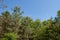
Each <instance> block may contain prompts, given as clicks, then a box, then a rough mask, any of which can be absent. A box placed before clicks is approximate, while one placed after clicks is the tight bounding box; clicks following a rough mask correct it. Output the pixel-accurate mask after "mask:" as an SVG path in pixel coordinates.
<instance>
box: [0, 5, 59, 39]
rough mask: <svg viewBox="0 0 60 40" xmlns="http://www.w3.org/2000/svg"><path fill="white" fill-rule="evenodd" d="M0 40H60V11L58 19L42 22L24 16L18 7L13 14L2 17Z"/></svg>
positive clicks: (6, 12) (8, 13) (0, 16)
mask: <svg viewBox="0 0 60 40" xmlns="http://www.w3.org/2000/svg"><path fill="white" fill-rule="evenodd" d="M0 40H60V10H59V11H58V13H57V17H55V18H54V19H52V18H51V19H48V20H44V21H40V20H39V19H36V20H35V21H34V20H32V19H31V18H30V17H28V16H27V17H24V16H22V11H21V9H20V8H19V7H18V6H16V7H15V8H14V9H13V13H10V12H8V11H5V12H2V13H1V15H0Z"/></svg>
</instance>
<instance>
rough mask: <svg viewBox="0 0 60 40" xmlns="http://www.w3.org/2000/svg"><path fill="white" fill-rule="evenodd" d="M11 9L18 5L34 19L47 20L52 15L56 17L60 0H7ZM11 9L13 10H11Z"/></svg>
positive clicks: (25, 13) (25, 14) (26, 14)
mask: <svg viewBox="0 0 60 40" xmlns="http://www.w3.org/2000/svg"><path fill="white" fill-rule="evenodd" d="M4 3H6V4H7V5H8V9H7V10H10V9H11V8H13V7H14V6H16V5H18V6H20V7H21V10H23V11H24V14H23V15H24V16H29V17H31V18H32V19H34V20H35V19H41V20H46V19H49V18H50V17H51V16H52V17H55V16H56V14H57V11H58V10H59V9H60V0H5V1H4ZM10 11H11V10H10Z"/></svg>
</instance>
